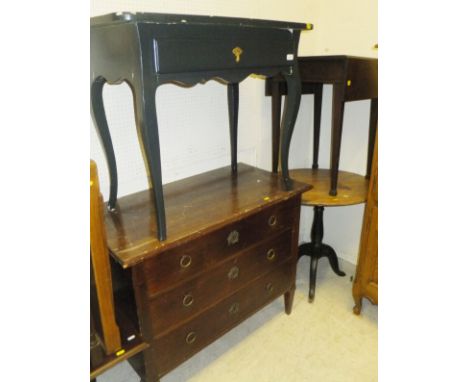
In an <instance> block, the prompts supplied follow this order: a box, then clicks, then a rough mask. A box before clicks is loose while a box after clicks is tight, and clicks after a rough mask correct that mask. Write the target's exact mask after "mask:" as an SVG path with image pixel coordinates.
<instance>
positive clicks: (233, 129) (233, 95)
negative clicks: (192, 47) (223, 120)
mask: <svg viewBox="0 0 468 382" xmlns="http://www.w3.org/2000/svg"><path fill="white" fill-rule="evenodd" d="M227 94H228V110H229V135H230V138H231V170H232V172H233V173H236V172H237V123H238V119H239V84H238V83H232V84H228V85H227Z"/></svg>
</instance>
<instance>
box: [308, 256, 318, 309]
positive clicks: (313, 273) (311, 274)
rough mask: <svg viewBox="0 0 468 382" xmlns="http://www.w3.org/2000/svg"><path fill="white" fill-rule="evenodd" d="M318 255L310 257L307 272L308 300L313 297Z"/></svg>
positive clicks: (311, 299)
mask: <svg viewBox="0 0 468 382" xmlns="http://www.w3.org/2000/svg"><path fill="white" fill-rule="evenodd" d="M318 261H319V256H311V257H310V272H309V302H312V301H314V298H315V284H316V281H317V264H318Z"/></svg>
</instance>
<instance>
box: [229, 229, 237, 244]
mask: <svg viewBox="0 0 468 382" xmlns="http://www.w3.org/2000/svg"><path fill="white" fill-rule="evenodd" d="M238 242H239V232H238V231H236V230H234V231H231V232H230V233H229V235H228V237H227V243H228V245H229V246H230V245H234V244H236V243H238Z"/></svg>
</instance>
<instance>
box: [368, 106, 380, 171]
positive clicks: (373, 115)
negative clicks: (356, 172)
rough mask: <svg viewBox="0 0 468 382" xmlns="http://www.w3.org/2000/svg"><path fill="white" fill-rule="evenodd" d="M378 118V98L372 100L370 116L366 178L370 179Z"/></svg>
mask: <svg viewBox="0 0 468 382" xmlns="http://www.w3.org/2000/svg"><path fill="white" fill-rule="evenodd" d="M377 120H378V99H377V98H373V99H372V100H371V109H370V118H369V142H368V143H367V171H366V178H367V179H370V174H371V171H372V158H373V156H374V145H375V134H376V132H377Z"/></svg>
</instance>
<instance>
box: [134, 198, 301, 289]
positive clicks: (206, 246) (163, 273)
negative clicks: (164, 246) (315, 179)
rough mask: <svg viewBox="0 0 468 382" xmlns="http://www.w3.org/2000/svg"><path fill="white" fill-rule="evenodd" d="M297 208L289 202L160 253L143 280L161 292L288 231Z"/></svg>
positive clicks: (147, 263) (148, 265)
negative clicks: (281, 232)
mask: <svg viewBox="0 0 468 382" xmlns="http://www.w3.org/2000/svg"><path fill="white" fill-rule="evenodd" d="M299 208H300V205H299V203H298V199H297V200H296V198H293V199H290V200H288V201H286V202H281V203H279V204H276V205H273V206H272V207H270V208H267V209H265V210H264V211H261V212H259V213H256V214H254V215H251V216H249V217H247V218H245V219H242V220H240V221H237V222H235V223H232V224H229V225H227V226H225V227H223V228H221V229H219V230H217V231H214V232H211V233H209V234H207V235H205V236H201V237H200V238H198V239H195V240H191V241H190V242H189V243H186V244H183V245H181V246H179V247H177V248H173V249H171V250H168V251H166V252H163V253H161V254H159V255H158V256H156V257H155V258H153V259H150V260H148V261H145V262H144V264H143V267H142V270H143V277H144V278H145V279H146V280H150V281H151V285H152V286H153V287H156V288H157V289H159V291H161V290H164V289H165V288H167V287H168V286H170V285H171V284H173V283H175V282H178V281H180V280H183V279H184V278H186V277H190V276H192V275H195V274H196V273H198V272H200V271H202V270H204V269H207V268H209V267H212V266H214V265H216V263H218V262H219V261H222V260H225V259H226V258H228V257H229V256H231V255H234V254H236V253H237V252H239V251H241V250H243V249H246V248H248V247H250V246H251V245H254V244H256V243H258V242H259V241H260V240H262V239H264V238H268V237H269V236H271V235H274V234H276V233H278V232H280V231H283V230H284V229H288V228H291V227H292V226H293V223H294V218H295V217H296V216H299V211H298V210H299Z"/></svg>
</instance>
